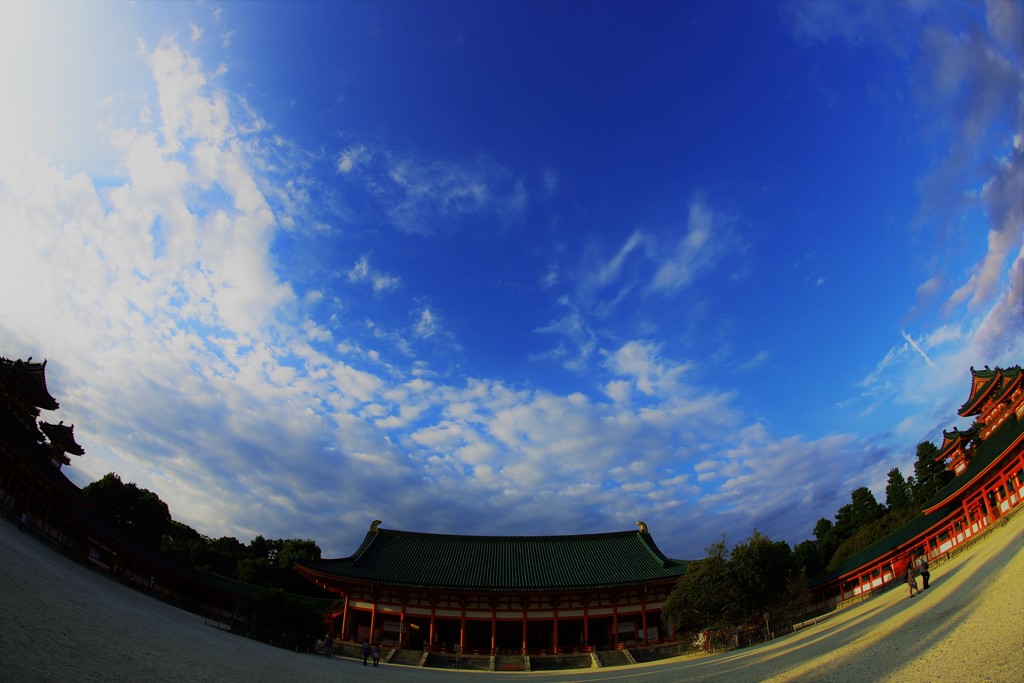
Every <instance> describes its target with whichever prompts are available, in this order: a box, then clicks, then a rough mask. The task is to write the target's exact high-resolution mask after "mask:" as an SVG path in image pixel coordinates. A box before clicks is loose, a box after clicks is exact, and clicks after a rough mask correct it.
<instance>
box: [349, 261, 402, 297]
mask: <svg viewBox="0 0 1024 683" xmlns="http://www.w3.org/2000/svg"><path fill="white" fill-rule="evenodd" d="M348 279H349V282H369V283H370V284H371V285H372V286H373V291H374V292H378V293H379V292H388V291H393V290H395V289H398V287H399V286H400V285H401V283H402V281H401V278H399V277H397V276H395V275H389V274H387V273H381V272H379V271H376V270H374V269H373V268H371V267H370V259H369V256H362V257H360V259H359V260H358V261H356V262H355V263H354V264H353V265H352V267H351V268H350V269H349V271H348Z"/></svg>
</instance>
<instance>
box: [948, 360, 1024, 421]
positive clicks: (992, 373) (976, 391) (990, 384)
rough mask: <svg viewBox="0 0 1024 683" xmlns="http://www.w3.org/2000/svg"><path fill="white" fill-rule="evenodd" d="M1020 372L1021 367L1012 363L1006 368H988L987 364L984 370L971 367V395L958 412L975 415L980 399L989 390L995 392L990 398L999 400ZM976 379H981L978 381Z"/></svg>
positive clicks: (965, 415)
mask: <svg viewBox="0 0 1024 683" xmlns="http://www.w3.org/2000/svg"><path fill="white" fill-rule="evenodd" d="M1020 374H1021V367H1020V366H1019V365H1014V366H1012V367H1008V368H995V369H992V370H990V369H989V368H988V366H986V367H985V369H984V370H975V369H974V368H971V375H972V377H973V379H972V383H971V396H970V397H969V398H968V399H967V402H966V403H964V404H963V405H962V406H960V410H959V411H958V413H959V414H960V415H962V416H964V417H967V416H968V415H975V414H977V413H978V411H979V406H980V405H981V401H982V399H984V398H985V397H987V396H989V394H990V392H993V391H994V392H997V393H995V394H994V395H992V396H991V397H990V398H993V399H995V400H999V399H1000V398H1001V397H1002V394H1004V393H1005V392H1006V390H1007V389H1009V388H1010V387H1011V386H1012V385H1013V383H1014V380H1016V379H1018V378H1019V377H1020ZM978 380H981V381H980V382H978Z"/></svg>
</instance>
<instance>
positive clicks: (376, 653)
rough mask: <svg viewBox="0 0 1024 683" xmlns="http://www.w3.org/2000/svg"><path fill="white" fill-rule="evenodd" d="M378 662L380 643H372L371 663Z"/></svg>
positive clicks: (375, 663)
mask: <svg viewBox="0 0 1024 683" xmlns="http://www.w3.org/2000/svg"><path fill="white" fill-rule="evenodd" d="M378 664H380V643H374V644H373V665H374V666H377V665H378Z"/></svg>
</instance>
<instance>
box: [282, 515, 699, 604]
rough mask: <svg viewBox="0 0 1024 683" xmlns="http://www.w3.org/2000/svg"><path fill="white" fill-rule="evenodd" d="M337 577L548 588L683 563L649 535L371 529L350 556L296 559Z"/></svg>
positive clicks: (631, 576)
mask: <svg viewBox="0 0 1024 683" xmlns="http://www.w3.org/2000/svg"><path fill="white" fill-rule="evenodd" d="M301 564H302V566H304V567H306V568H307V569H310V570H313V571H315V572H319V573H322V574H326V575H333V576H336V577H338V578H347V579H353V580H358V581H370V582H373V583H381V584H388V585H393V586H404V587H410V588H413V587H414V588H438V589H447V590H453V589H454V590H478V591H511V592H515V591H546V590H572V589H581V588H603V587H613V586H625V585H634V584H637V583H642V582H646V581H655V580H663V579H675V578H678V577H680V576H682V575H683V574H685V573H686V566H687V564H688V562H686V561H684V560H673V559H670V558H667V557H665V555H663V554H662V552H661V551H660V550H659V549H658V546H657V545H656V544H655V543H654V539H653V538H651V535H650V534H648V533H644V532H641V531H623V532H612V533H604V534H585V535H575V536H460V535H449V534H425V533H415V532H410V531H395V530H391V529H380V528H378V529H376V530H371V531H370V532H368V533H367V534H366V538H365V539H364V540H363V543H362V545H360V546H359V549H358V550H357V551H356V553H355V554H354V555H352V556H351V557H346V558H339V559H334V560H319V561H307V562H303V563H301Z"/></svg>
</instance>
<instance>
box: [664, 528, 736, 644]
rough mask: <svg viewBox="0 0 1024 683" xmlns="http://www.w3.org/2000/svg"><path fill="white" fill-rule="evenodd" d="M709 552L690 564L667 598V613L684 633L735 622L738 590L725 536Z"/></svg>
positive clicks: (710, 547)
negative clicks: (731, 568) (730, 566)
mask: <svg viewBox="0 0 1024 683" xmlns="http://www.w3.org/2000/svg"><path fill="white" fill-rule="evenodd" d="M707 552H708V554H707V557H705V558H704V559H702V560H697V561H695V562H691V563H690V565H689V567H687V570H686V574H684V575H683V576H682V578H680V579H679V582H678V583H677V584H676V585H675V587H674V588H673V589H672V592H671V593H670V594H669V596H668V600H666V601H665V608H664V612H665V615H666V616H667V617H668V618H669V619H671V620H672V623H673V624H675V627H676V629H678V630H680V631H683V632H686V631H696V630H699V629H702V628H710V627H715V626H723V625H729V624H732V622H733V618H734V615H735V614H736V611H737V609H736V608H737V605H738V603H739V591H738V589H737V587H736V584H735V582H734V581H733V578H732V573H731V572H730V571H729V551H728V549H727V548H726V545H725V539H723V540H721V541H719V542H718V543H714V544H712V545H711V546H709V547H708V549H707Z"/></svg>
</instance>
